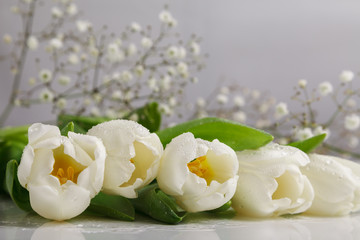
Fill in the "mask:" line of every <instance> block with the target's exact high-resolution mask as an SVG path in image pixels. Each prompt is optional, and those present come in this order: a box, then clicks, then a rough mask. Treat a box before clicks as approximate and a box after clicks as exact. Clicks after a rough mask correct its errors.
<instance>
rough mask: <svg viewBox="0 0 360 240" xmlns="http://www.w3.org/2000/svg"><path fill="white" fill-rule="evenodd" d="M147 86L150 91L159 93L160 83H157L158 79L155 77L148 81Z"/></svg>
mask: <svg viewBox="0 0 360 240" xmlns="http://www.w3.org/2000/svg"><path fill="white" fill-rule="evenodd" d="M147 85H148V87H149V88H150V90H152V91H154V92H158V91H159V86H158V82H157V79H156V78H155V77H150V78H149V80H148V81H147Z"/></svg>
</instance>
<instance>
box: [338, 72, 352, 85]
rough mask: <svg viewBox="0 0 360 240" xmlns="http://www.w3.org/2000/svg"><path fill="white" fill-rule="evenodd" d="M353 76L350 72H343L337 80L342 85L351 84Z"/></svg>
mask: <svg viewBox="0 0 360 240" xmlns="http://www.w3.org/2000/svg"><path fill="white" fill-rule="evenodd" d="M354 76H355V74H354V73H353V72H352V71H348V70H344V71H342V73H341V74H340V76H339V78H340V81H341V82H342V83H348V82H351V81H352V80H353V79H354Z"/></svg>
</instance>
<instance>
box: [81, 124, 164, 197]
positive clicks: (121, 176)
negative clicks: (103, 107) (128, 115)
mask: <svg viewBox="0 0 360 240" xmlns="http://www.w3.org/2000/svg"><path fill="white" fill-rule="evenodd" d="M88 134H89V135H93V136H96V137H99V138H101V139H102V140H103V143H104V145H105V147H106V151H107V158H106V161H105V178H104V185H103V191H104V192H106V193H110V194H117V195H121V196H124V197H127V198H136V197H137V193H136V190H138V189H139V188H141V187H143V186H145V185H147V184H149V183H150V182H151V181H152V180H154V179H155V177H156V175H157V173H158V169H159V163H160V157H161V155H162V152H163V146H162V144H161V142H160V139H159V137H158V136H157V135H156V134H155V133H150V132H149V130H148V129H146V128H145V127H143V126H141V125H140V124H138V123H136V122H133V121H128V120H112V121H109V122H104V123H101V124H99V125H97V126H95V127H93V128H91V129H90V130H89V132H88Z"/></svg>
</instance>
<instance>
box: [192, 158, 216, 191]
mask: <svg viewBox="0 0 360 240" xmlns="http://www.w3.org/2000/svg"><path fill="white" fill-rule="evenodd" d="M187 166H188V168H189V170H190V172H192V173H194V174H196V175H198V176H199V177H201V178H204V179H205V180H206V183H207V185H208V186H209V185H210V183H211V181H212V180H213V179H214V171H213V170H212V169H211V167H210V165H209V163H208V161H207V159H206V156H201V157H198V158H196V159H195V160H193V161H191V162H189V163H188V164H187Z"/></svg>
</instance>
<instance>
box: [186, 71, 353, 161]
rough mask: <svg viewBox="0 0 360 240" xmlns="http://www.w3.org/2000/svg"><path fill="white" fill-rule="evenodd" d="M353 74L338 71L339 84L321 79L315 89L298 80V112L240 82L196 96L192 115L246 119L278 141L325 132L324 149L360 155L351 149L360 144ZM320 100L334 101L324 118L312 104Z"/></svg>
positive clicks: (244, 120) (307, 137)
mask: <svg viewBox="0 0 360 240" xmlns="http://www.w3.org/2000/svg"><path fill="white" fill-rule="evenodd" d="M354 78H355V74H354V72H352V71H349V70H344V71H342V72H341V73H340V75H339V80H340V81H339V83H338V84H339V86H336V87H334V86H333V84H332V83H330V82H322V83H320V84H319V85H318V87H317V88H316V89H314V90H312V92H309V84H308V81H307V80H306V79H300V80H298V82H297V86H296V87H295V89H296V94H295V95H294V96H293V97H292V100H294V101H295V102H296V101H297V102H300V103H301V106H302V107H303V109H302V110H300V111H298V112H296V111H290V110H289V107H288V104H287V103H285V102H277V101H276V100H275V99H274V98H273V97H271V96H270V97H267V96H266V94H265V93H260V92H259V91H258V90H249V89H247V88H239V87H238V86H237V85H234V86H228V87H225V86H223V87H220V88H219V90H218V91H216V92H214V93H212V94H211V95H210V97H209V98H208V99H204V98H203V97H199V98H198V99H197V102H196V104H195V113H194V115H193V117H199V118H202V117H207V116H215V117H221V118H226V119H231V120H234V121H237V122H240V123H247V124H250V125H253V126H255V127H257V128H261V129H264V130H266V131H269V132H270V133H274V135H276V136H279V137H278V142H281V143H284V144H287V143H289V142H292V141H304V140H306V139H309V138H312V137H314V136H317V135H320V134H324V133H325V134H326V137H325V141H326V143H327V144H326V145H324V149H323V150H324V151H330V152H331V151H336V152H339V153H349V154H350V155H351V156H353V157H358V156H359V155H358V154H360V153H356V152H354V154H352V152H351V151H353V150H354V149H356V147H357V146H358V145H359V139H360V132H359V131H358V130H359V128H360V114H359V113H360V108H359V105H358V101H359V99H358V97H359V90H356V87H354V84H355V82H354V83H353V80H354ZM335 88H336V91H334V89H335ZM214 96H215V97H214ZM329 97H331V99H329ZM231 99H233V101H231ZM321 100H326V101H332V102H335V106H334V109H333V110H332V115H330V116H329V118H328V119H325V121H324V120H322V121H318V120H317V116H318V114H317V112H318V110H316V109H315V108H314V104H313V103H315V102H318V101H321ZM329 107H330V106H329ZM330 112H331V111H330ZM330 133H331V137H330ZM339 138H342V139H344V141H341V143H340V144H339V143H336V141H338V139H339ZM332 143H334V145H332Z"/></svg>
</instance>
